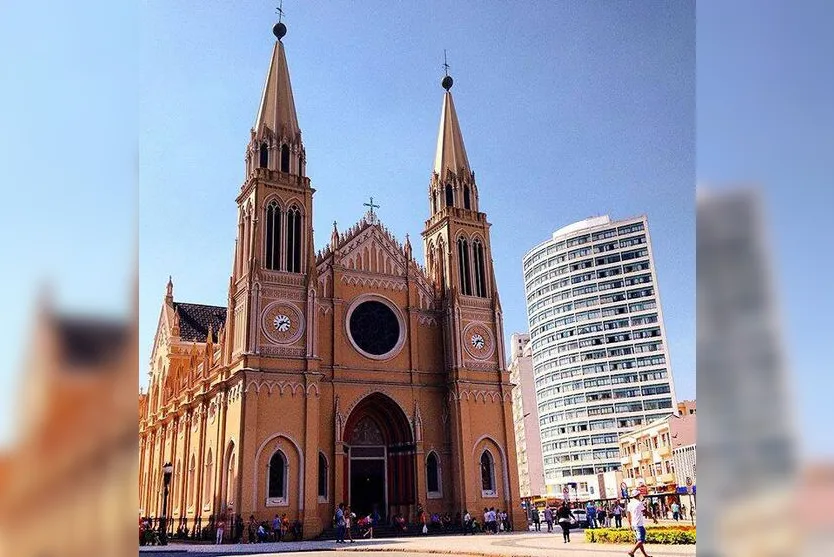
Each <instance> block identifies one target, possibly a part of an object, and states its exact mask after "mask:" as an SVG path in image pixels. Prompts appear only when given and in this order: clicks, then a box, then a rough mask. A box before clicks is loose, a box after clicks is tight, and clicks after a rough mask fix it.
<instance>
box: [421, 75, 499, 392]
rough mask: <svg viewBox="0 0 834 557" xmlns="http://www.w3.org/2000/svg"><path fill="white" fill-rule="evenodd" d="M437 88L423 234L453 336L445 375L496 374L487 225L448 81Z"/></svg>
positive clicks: (495, 329) (494, 294) (496, 343)
mask: <svg viewBox="0 0 834 557" xmlns="http://www.w3.org/2000/svg"><path fill="white" fill-rule="evenodd" d="M441 84H442V86H443V88H444V89H445V90H446V92H445V93H444V94H443V106H442V109H441V114H440V129H439V131H438V134H437V149H436V152H435V157H434V168H433V171H432V173H431V178H430V180H429V191H428V193H429V210H430V216H429V218H428V220H427V221H426V223H425V229H424V230H423V242H424V248H425V254H426V269H427V272H428V274H429V277H430V279H431V280H432V282H433V283H434V285H435V289H436V290H437V291H438V293H439V294H440V296H441V297H442V299H443V300H444V308H445V309H446V311H447V315H448V318H449V319H451V322H450V323H449V328H448V329H447V330H448V331H457V333H453V334H451V335H447V337H449V338H447V347H446V348H447V350H448V351H449V353H448V354H447V356H448V357H447V362H450V364H451V370H450V371H452V372H453V374H457V373H458V372H459V371H460V370H462V369H464V368H467V367H472V366H473V365H474V367H475V368H477V369H490V370H493V371H496V372H497V371H498V370H503V369H504V367H505V366H504V355H503V348H502V347H503V338H502V336H503V333H502V323H501V306H500V302H499V300H498V291H497V289H496V285H495V273H494V271H493V264H492V249H491V246H490V240H489V228H490V224H489V222H487V217H486V214H485V213H483V212H481V211H480V199H479V193H478V185H477V183H476V182H475V173H474V172H472V169H471V168H470V166H469V159H468V158H467V156H466V148H465V147H464V144H463V134H462V133H461V129H460V123H459V122H458V116H457V112H456V110H455V103H454V100H453V98H452V93H451V88H452V84H453V80H452V77H451V76H450V75H448V73H447V75H446V76H445V77H444V78H443V81H442V82H441ZM473 312H474V314H477V316H478V319H477V320H475V321H472V322H471V323H470V322H467V319H466V316H465V315H464V314H466V315H470V316H472V315H473ZM476 321H482V322H484V323H485V324H478V323H477V322H476ZM487 329H488V330H487ZM461 332H462V333H464V334H462V335H461V334H460V333H461ZM467 361H468V364H471V365H468V364H467ZM447 365H449V364H447ZM496 378H497V376H496Z"/></svg>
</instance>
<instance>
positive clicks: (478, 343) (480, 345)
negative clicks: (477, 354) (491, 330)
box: [472, 333, 486, 350]
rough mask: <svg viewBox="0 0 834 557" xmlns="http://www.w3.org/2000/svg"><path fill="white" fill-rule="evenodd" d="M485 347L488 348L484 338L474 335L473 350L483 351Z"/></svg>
mask: <svg viewBox="0 0 834 557" xmlns="http://www.w3.org/2000/svg"><path fill="white" fill-rule="evenodd" d="M484 346H486V342H484V337H482V336H481V335H479V334H477V333H475V334H474V335H472V348H474V349H475V350H483V349H484Z"/></svg>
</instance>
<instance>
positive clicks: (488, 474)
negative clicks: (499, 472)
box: [481, 450, 495, 497]
mask: <svg viewBox="0 0 834 557" xmlns="http://www.w3.org/2000/svg"><path fill="white" fill-rule="evenodd" d="M481 494H482V495H483V496H485V497H492V496H494V495H495V460H493V458H492V453H491V452H489V451H488V450H485V451H484V452H483V453H481Z"/></svg>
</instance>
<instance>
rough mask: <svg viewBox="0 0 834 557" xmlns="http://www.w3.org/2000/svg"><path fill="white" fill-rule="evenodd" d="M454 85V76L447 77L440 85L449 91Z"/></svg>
mask: <svg viewBox="0 0 834 557" xmlns="http://www.w3.org/2000/svg"><path fill="white" fill-rule="evenodd" d="M453 83H454V80H453V79H452V76H451V75H447V76H446V77H444V78H443V81H441V82H440V85H441V86H442V87H443V88H444V89H446V90H447V91H448V90H449V89H451V88H452V84H453Z"/></svg>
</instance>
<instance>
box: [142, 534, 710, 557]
mask: <svg viewBox="0 0 834 557" xmlns="http://www.w3.org/2000/svg"><path fill="white" fill-rule="evenodd" d="M629 549H631V547H630V546H626V545H614V544H590V543H586V542H585V536H584V534H583V533H582V532H581V531H575V532H574V533H573V534H572V535H571V543H569V544H566V543H563V542H562V536H561V533H559V534H555V533H554V534H547V533H544V532H541V533H532V532H531V533H526V532H514V533H510V534H499V535H492V536H491V535H476V536H462V535H454V536H430V537H428V536H427V537H409V538H385V539H378V540H362V541H357V542H356V543H354V544H351V543H347V544H344V545H343V544H336V543H335V542H333V541H302V542H283V543H264V544H239V545H223V546H216V545H188V544H171V545H168V546H167V547H163V548H157V547H140V548H139V552H140V555H142V557H152V556H153V557H155V556H157V555H159V556H171V555H177V554H179V555H184V554H185V553H195V554H200V555H203V556H204V557H220V556H238V555H281V554H287V553H292V552H298V551H304V552H327V553H331V552H333V551H339V552H342V553H347V554H349V556H350V557H353V555H356V557H360V556H361V555H365V554H375V555H379V552H391V553H394V555H397V554H399V555H409V556H416V555H438V554H445V555H461V556H479V557H480V556H489V557H492V556H499V555H501V556H507V555H512V556H514V557H554V556H555V557H558V556H560V555H564V556H570V555H576V557H611V556H612V555H625V554H626V552H627V551H628V550H629ZM646 550H647V551H648V553H649V555H652V557H680V556H694V555H695V546H694V545H647V546H646ZM331 554H332V553H331ZM305 557H313V555H309V554H308V556H305ZM346 557H348V556H346ZM392 557H393V556H392Z"/></svg>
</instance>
